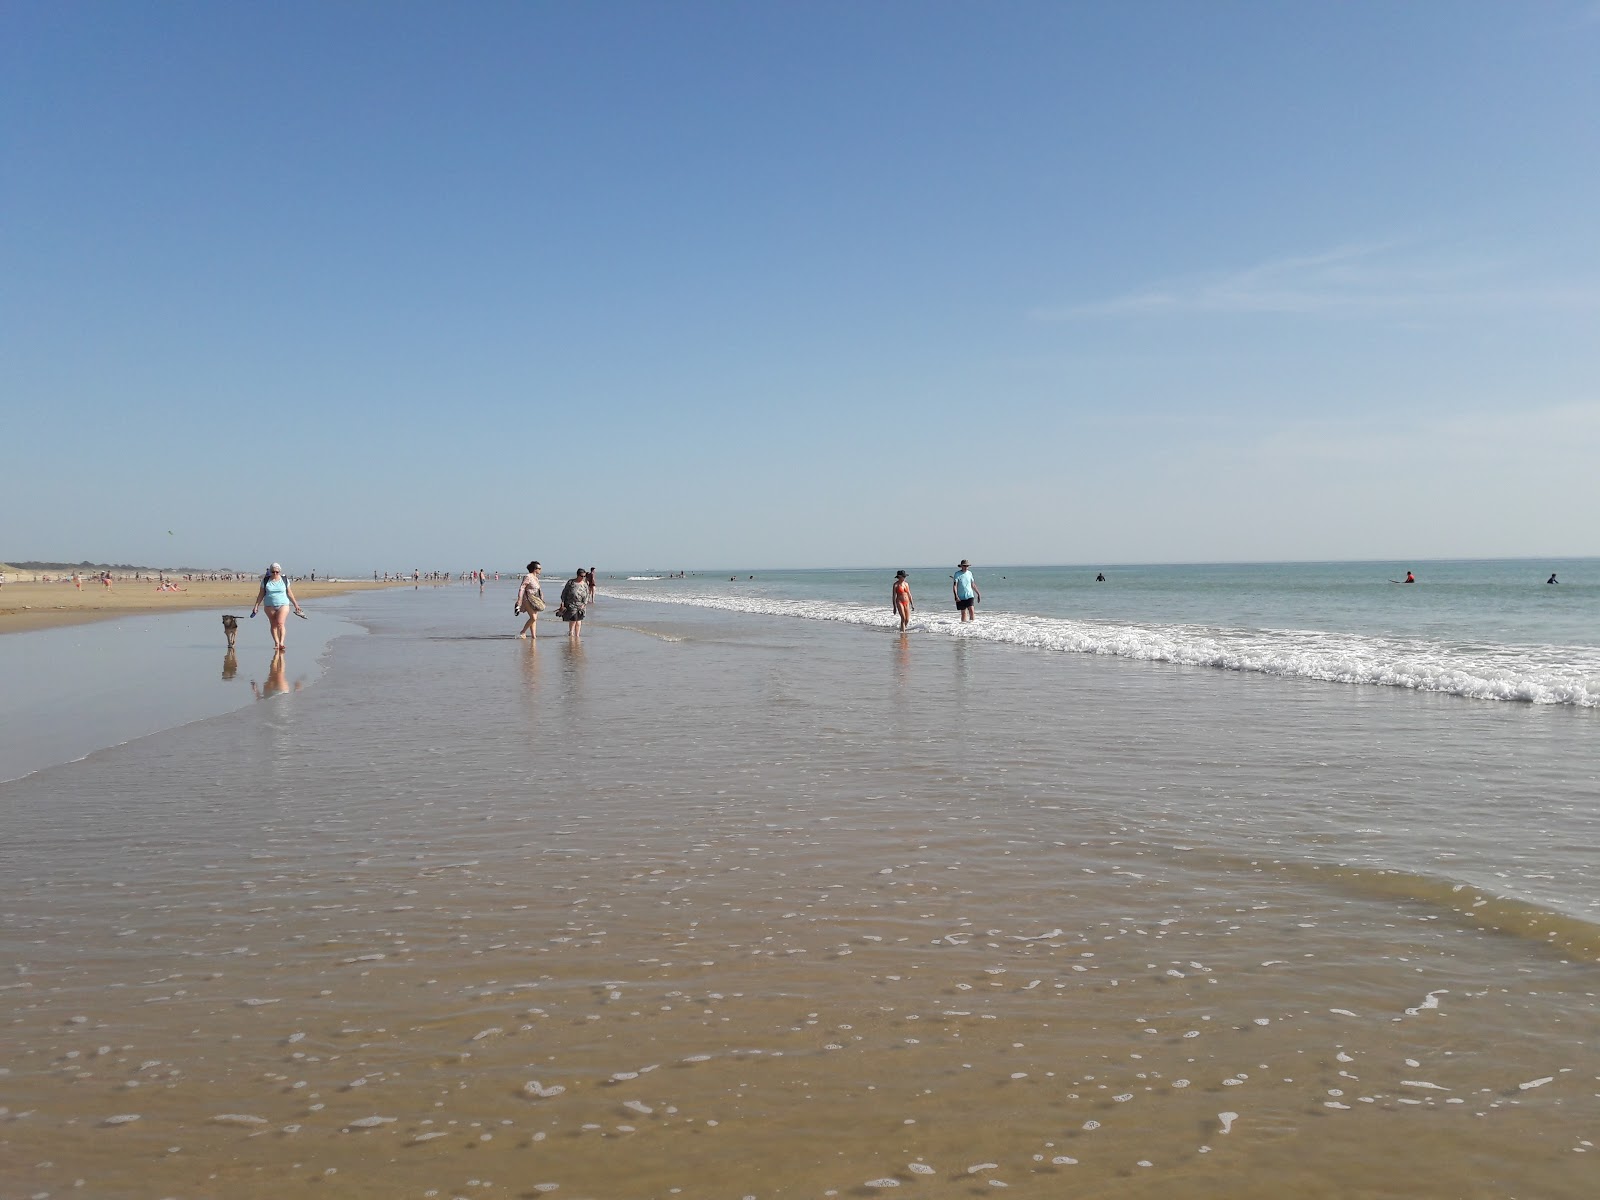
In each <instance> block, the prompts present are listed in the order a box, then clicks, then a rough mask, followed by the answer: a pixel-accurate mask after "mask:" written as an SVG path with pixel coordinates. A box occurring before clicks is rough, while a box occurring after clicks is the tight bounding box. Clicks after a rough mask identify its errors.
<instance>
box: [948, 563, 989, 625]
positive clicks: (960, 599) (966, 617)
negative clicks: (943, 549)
mask: <svg viewBox="0 0 1600 1200" xmlns="http://www.w3.org/2000/svg"><path fill="white" fill-rule="evenodd" d="M950 594H951V595H952V596H954V597H955V600H956V611H957V612H958V613H960V614H961V620H962V621H963V622H965V621H970V620H972V619H973V615H974V614H973V608H974V607H975V606H976V605H977V603H978V601H980V600H982V599H983V596H982V595H980V594H979V592H978V581H977V580H975V579H974V578H973V577H972V564H971V563H969V562H968V561H967V560H966V559H964V558H963V559H962V560H961V562H960V564H959V565H958V566H957V567H956V573H955V574H954V575H953V576H951V578H950Z"/></svg>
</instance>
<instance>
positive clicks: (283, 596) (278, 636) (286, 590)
mask: <svg viewBox="0 0 1600 1200" xmlns="http://www.w3.org/2000/svg"><path fill="white" fill-rule="evenodd" d="M291 605H293V606H294V614H295V616H297V617H303V616H305V613H303V612H301V611H300V601H298V600H296V599H295V598H294V587H293V585H292V584H290V582H289V581H288V579H286V578H285V577H284V574H283V568H282V567H280V566H279V565H278V564H277V563H273V564H272V565H271V566H270V567H268V568H267V573H266V574H265V575H263V576H262V577H261V590H260V591H259V592H257V593H256V602H255V603H254V604H252V605H251V606H250V615H251V616H252V617H253V616H255V615H256V610H257V609H260V608H265V609H266V610H267V625H268V627H269V628H270V629H271V630H272V644H273V646H274V647H275V648H276V649H277V651H278V653H279V654H282V653H283V641H284V636H285V633H286V632H287V631H286V630H285V629H284V626H286V625H287V624H288V623H289V607H290V606H291Z"/></svg>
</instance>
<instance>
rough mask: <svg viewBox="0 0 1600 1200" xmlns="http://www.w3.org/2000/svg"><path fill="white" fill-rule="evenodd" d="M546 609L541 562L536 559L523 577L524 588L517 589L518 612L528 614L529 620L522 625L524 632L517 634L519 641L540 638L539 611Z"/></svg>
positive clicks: (529, 565)
mask: <svg viewBox="0 0 1600 1200" xmlns="http://www.w3.org/2000/svg"><path fill="white" fill-rule="evenodd" d="M543 607H544V589H543V588H542V587H540V586H539V560H538V559H534V560H533V561H532V562H531V563H529V564H528V573H527V574H526V575H524V576H523V577H522V586H521V587H519V588H518V589H517V611H518V612H520V613H526V614H527V617H528V619H527V620H526V621H524V622H523V624H522V632H521V633H519V634H517V637H518V638H519V639H521V638H531V637H538V636H539V610H540V609H541V608H543Z"/></svg>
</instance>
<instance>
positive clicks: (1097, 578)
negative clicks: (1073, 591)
mask: <svg viewBox="0 0 1600 1200" xmlns="http://www.w3.org/2000/svg"><path fill="white" fill-rule="evenodd" d="M1094 581H1095V582H1096V583H1104V582H1105V581H1106V575H1105V572H1104V571H1102V572H1100V574H1098V575H1096V576H1095V577H1094Z"/></svg>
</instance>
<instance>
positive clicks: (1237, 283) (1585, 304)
mask: <svg viewBox="0 0 1600 1200" xmlns="http://www.w3.org/2000/svg"><path fill="white" fill-rule="evenodd" d="M1597 305H1600V286H1596V285H1593V284H1577V285H1574V284H1570V283H1566V282H1551V281H1540V280H1532V281H1530V280H1528V279H1526V278H1522V277H1519V274H1518V272H1517V271H1516V270H1514V269H1513V266H1512V264H1509V263H1506V262H1503V261H1498V260H1492V259H1483V258H1470V257H1465V256H1461V257H1456V258H1454V259H1448V258H1441V257H1439V256H1431V257H1430V256H1424V255H1422V254H1419V253H1417V252H1415V251H1413V250H1411V249H1409V248H1408V247H1407V246H1406V245H1405V244H1404V243H1401V242H1356V243H1349V244H1346V245H1342V246H1336V247H1334V248H1332V249H1330V250H1324V251H1321V252H1318V253H1314V254H1300V255H1291V256H1288V257H1284V258H1275V259H1269V260H1268V261H1266V262H1262V263H1257V264H1256V265H1254V266H1250V267H1246V268H1244V269H1242V270H1235V271H1227V272H1220V273H1217V274H1214V275H1209V276H1203V277H1190V278H1186V279H1178V280H1168V281H1164V282H1160V283H1155V284H1151V285H1149V286H1147V287H1143V288H1139V289H1136V290H1134V291H1131V292H1127V293H1124V294H1122V295H1118V296H1112V297H1109V298H1107V299H1103V300H1094V301H1089V302H1087V303H1083V304H1074V305H1069V306H1066V307H1062V308H1056V309H1044V310H1040V311H1038V312H1036V313H1035V314H1034V315H1035V316H1037V317H1038V318H1040V319H1042V320H1058V321H1059V320H1077V319H1086V318H1116V317H1160V316H1167V315H1178V314H1208V313H1209V314H1250V313H1259V314H1284V315H1305V316H1329V317H1361V316H1377V315H1384V314H1415V315H1418V316H1423V315H1427V314H1429V313H1434V312H1446V311H1460V310H1463V309H1472V310H1479V311H1496V310H1514V309H1578V308H1592V307H1596V306H1597Z"/></svg>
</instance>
